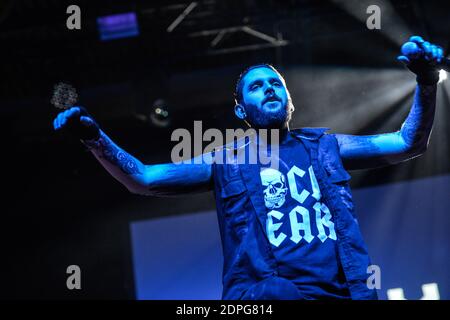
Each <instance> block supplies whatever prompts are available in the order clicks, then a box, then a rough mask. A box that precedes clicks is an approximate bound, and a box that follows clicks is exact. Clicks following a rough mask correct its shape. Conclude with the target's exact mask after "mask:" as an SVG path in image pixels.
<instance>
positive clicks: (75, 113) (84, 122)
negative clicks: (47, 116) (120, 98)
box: [53, 107, 100, 140]
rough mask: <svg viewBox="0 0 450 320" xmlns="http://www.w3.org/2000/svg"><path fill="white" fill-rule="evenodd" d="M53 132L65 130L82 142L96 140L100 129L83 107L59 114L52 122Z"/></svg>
mask: <svg viewBox="0 0 450 320" xmlns="http://www.w3.org/2000/svg"><path fill="white" fill-rule="evenodd" d="M53 128H54V129H55V130H57V131H58V130H66V131H68V132H70V133H71V134H72V135H74V136H76V137H77V138H80V139H82V140H97V139H98V138H99V136H100V128H99V126H98V124H97V122H95V120H94V118H92V116H91V115H89V113H88V112H87V110H86V109H85V108H83V107H72V108H70V109H67V110H65V111H63V112H60V113H59V114H58V115H57V116H56V118H55V120H53Z"/></svg>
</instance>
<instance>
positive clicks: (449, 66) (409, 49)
mask: <svg viewBox="0 0 450 320" xmlns="http://www.w3.org/2000/svg"><path fill="white" fill-rule="evenodd" d="M401 51H402V55H404V56H406V57H408V58H418V57H420V56H421V55H422V54H423V49H422V48H420V47H419V46H418V45H417V43H415V42H406V43H405V44H404V45H403V46H402V49H401ZM436 66H437V67H438V68H441V69H443V70H445V71H447V72H450V59H448V58H443V59H442V60H441V62H439V63H437V64H436Z"/></svg>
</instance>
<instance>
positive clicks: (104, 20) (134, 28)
mask: <svg viewBox="0 0 450 320" xmlns="http://www.w3.org/2000/svg"><path fill="white" fill-rule="evenodd" d="M97 25H98V31H99V33H100V40H102V41H105V40H112V39H119V38H128V37H135V36H137V35H139V28H138V22H137V17H136V13H134V12H127V13H120V14H115V15H110V16H105V17H99V18H97Z"/></svg>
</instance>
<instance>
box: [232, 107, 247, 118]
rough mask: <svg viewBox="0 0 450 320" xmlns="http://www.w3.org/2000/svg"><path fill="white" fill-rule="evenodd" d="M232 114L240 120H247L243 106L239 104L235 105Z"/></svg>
mask: <svg viewBox="0 0 450 320" xmlns="http://www.w3.org/2000/svg"><path fill="white" fill-rule="evenodd" d="M234 114H235V115H236V117H238V118H239V119H241V120H245V118H247V113H246V112H245V108H244V106H242V105H241V104H236V105H235V106H234Z"/></svg>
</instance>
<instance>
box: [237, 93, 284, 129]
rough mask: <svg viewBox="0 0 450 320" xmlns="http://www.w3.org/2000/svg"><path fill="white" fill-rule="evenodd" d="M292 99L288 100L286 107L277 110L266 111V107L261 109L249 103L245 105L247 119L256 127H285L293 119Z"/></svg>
mask: <svg viewBox="0 0 450 320" xmlns="http://www.w3.org/2000/svg"><path fill="white" fill-rule="evenodd" d="M291 104H292V103H291V101H290V100H288V101H287V102H286V104H285V105H284V107H282V108H279V109H278V110H276V111H265V110H264V107H263V108H262V110H259V109H258V107H256V106H251V105H248V106H246V107H245V110H246V113H247V118H246V121H247V122H248V124H250V126H251V127H252V128H255V129H285V128H287V125H288V123H289V121H290V120H291V112H289V111H288V110H289V109H290V108H291Z"/></svg>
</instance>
